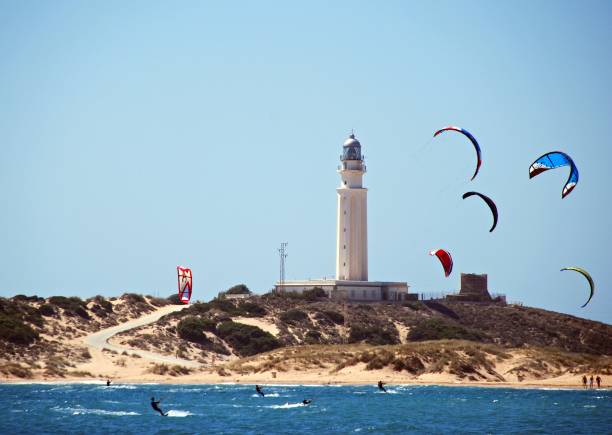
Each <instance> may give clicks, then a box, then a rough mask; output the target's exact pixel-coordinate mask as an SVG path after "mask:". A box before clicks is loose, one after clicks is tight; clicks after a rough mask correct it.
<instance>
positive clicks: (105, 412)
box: [51, 406, 140, 416]
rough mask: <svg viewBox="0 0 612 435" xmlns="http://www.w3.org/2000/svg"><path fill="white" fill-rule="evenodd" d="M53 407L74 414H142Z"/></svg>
mask: <svg viewBox="0 0 612 435" xmlns="http://www.w3.org/2000/svg"><path fill="white" fill-rule="evenodd" d="M51 409H53V410H54V411H58V412H64V413H70V414H72V415H86V414H93V415H113V416H126V415H140V414H139V413H137V412H134V411H109V410H106V409H88V408H81V407H77V408H71V407H68V408H59V407H57V406H56V407H54V408H51Z"/></svg>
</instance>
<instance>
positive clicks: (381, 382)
mask: <svg viewBox="0 0 612 435" xmlns="http://www.w3.org/2000/svg"><path fill="white" fill-rule="evenodd" d="M384 385H385V383H384V382H383V381H378V389H379V390H380V391H384V392H385V393H386V392H387V390H385V387H384Z"/></svg>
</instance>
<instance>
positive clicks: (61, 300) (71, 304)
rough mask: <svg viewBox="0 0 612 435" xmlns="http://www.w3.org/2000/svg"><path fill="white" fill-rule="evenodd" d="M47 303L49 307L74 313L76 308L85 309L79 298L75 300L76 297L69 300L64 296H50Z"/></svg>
mask: <svg viewBox="0 0 612 435" xmlns="http://www.w3.org/2000/svg"><path fill="white" fill-rule="evenodd" d="M49 303H50V304H51V305H55V306H56V307H60V308H63V309H65V310H70V311H74V310H75V309H76V308H77V307H85V302H83V301H82V300H81V298H77V297H76V296H72V297H69V298H67V297H66V296H51V297H50V298H49Z"/></svg>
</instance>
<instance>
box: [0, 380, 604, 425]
mask: <svg viewBox="0 0 612 435" xmlns="http://www.w3.org/2000/svg"><path fill="white" fill-rule="evenodd" d="M262 388H263V391H264V393H265V394H266V396H265V397H263V398H262V397H260V396H258V395H257V393H256V392H255V388H254V385H246V384H231V383H228V384H156V383H146V384H142V383H141V384H128V383H126V384H111V386H109V387H107V386H106V385H104V384H101V383H99V382H83V383H61V382H49V383H47V382H45V383H35V382H33V383H14V384H0V397H1V398H0V406H1V407H2V409H3V414H4V418H3V419H2V420H0V433H3V434H4V433H6V434H31V433H37V434H59V433H88V434H91V433H96V434H97V433H111V432H112V433H121V434H124V433H125V434H132V433H134V434H135V433H138V434H142V433H146V434H149V433H158V434H166V433H167V434H200V433H219V434H261V433H266V434H298V433H320V434H348V433H377V434H380V433H382V434H395V433H555V434H558V433H567V434H570V433H572V434H577V433H585V434H587V433H588V434H592V433H610V432H611V431H612V400H611V399H612V391H610V390H607V389H601V390H581V389H572V388H554V387H545V388H506V387H496V388H490V387H475V386H435V385H387V386H386V388H387V392H386V393H385V392H382V391H379V390H378V389H377V388H376V386H375V385H350V386H349V385H288V384H273V385H272V384H271V385H263V386H262ZM151 397H155V400H161V402H160V405H159V406H160V407H161V409H162V410H163V411H164V412H165V413H167V414H168V416H167V417H162V416H161V415H160V414H159V413H157V412H155V411H154V410H153V409H152V408H151V405H150V400H151ZM304 399H309V400H312V403H310V404H309V405H304V404H303V403H302V400H304Z"/></svg>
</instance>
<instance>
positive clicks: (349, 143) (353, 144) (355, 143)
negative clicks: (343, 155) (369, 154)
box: [344, 133, 361, 147]
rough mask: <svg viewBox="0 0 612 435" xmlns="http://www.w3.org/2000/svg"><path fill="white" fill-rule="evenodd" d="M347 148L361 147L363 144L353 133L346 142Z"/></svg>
mask: <svg viewBox="0 0 612 435" xmlns="http://www.w3.org/2000/svg"><path fill="white" fill-rule="evenodd" d="M344 146H345V147H360V146H361V144H360V143H359V141H358V140H357V139H355V135H354V134H353V133H351V134H350V135H349V137H348V138H347V139H346V140H345V141H344Z"/></svg>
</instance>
